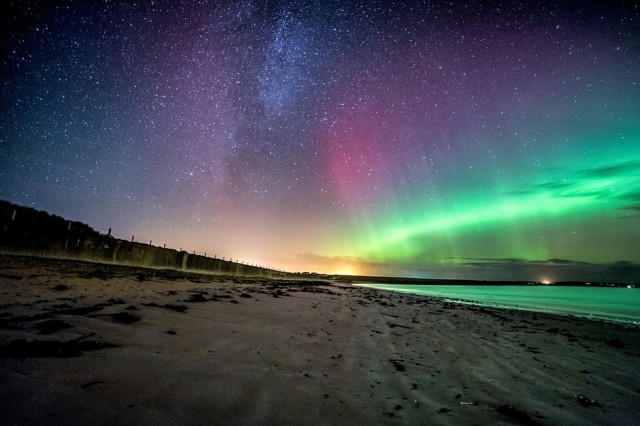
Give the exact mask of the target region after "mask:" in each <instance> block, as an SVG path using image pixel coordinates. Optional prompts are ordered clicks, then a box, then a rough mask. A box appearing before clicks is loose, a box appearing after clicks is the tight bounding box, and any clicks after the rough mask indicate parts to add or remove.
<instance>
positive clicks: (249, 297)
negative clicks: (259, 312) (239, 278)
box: [240, 293, 253, 299]
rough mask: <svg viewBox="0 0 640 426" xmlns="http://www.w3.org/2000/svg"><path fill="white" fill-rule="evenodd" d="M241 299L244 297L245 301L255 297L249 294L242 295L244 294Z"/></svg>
mask: <svg viewBox="0 0 640 426" xmlns="http://www.w3.org/2000/svg"><path fill="white" fill-rule="evenodd" d="M240 297H244V298H245V299H251V298H253V296H251V295H250V294H249V293H242V294H241V295H240Z"/></svg>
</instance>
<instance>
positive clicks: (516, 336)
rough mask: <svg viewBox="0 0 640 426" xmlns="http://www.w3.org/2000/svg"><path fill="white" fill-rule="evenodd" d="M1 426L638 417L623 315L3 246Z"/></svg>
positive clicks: (631, 339) (634, 357)
mask: <svg viewBox="0 0 640 426" xmlns="http://www.w3.org/2000/svg"><path fill="white" fill-rule="evenodd" d="M0 294H1V298H0V401H2V403H1V404H0V419H2V420H1V421H0V422H1V423H3V424H20V425H29V424H60V425H62V424H65V425H68V424H94V425H99V424H105V425H112V424H154V425H164V424H167V425H169V424H171V425H175V424H233V425H237V424H274V425H276V424H278V425H282V424H319V423H322V424H436V425H437V424H451V425H454V424H455V425H460V424H478V425H484V424H525V425H526V424H529V425H532V424H544V425H566V424H580V425H584V424H616V425H632V424H638V423H639V422H640V415H639V414H638V407H640V369H639V368H638V365H639V361H640V358H639V356H640V334H639V333H638V328H637V327H634V326H630V325H616V324H610V323H605V322H598V321H590V320H585V319H580V318H574V317H562V316H554V315H549V314H540V313H532V312H522V311H511V310H500V309H493V308H482V307H473V306H464V305H458V304H454V303H449V302H446V301H444V300H442V299H438V298H430V297H418V296H412V295H403V294H394V293H387V292H381V291H375V290H372V289H367V288H360V287H354V286H348V285H343V284H342V285H341V284H334V283H320V282H293V281H292V282H287V281H284V280H276V281H264V280H262V281H261V280H257V279H250V278H233V277H228V276H215V275H199V274H194V273H182V272H175V271H163V270H151V269H141V268H134V267H121V266H109V265H100V264H91V263H84V262H77V261H63V260H43V259H35V258H27V257H13V256H0Z"/></svg>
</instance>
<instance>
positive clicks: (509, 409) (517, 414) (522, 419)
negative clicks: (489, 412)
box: [496, 404, 539, 426]
mask: <svg viewBox="0 0 640 426" xmlns="http://www.w3.org/2000/svg"><path fill="white" fill-rule="evenodd" d="M496 411H497V412H498V413H500V414H502V415H504V416H507V417H510V418H512V419H513V420H516V421H517V422H518V423H520V424H523V425H525V426H526V425H537V424H539V423H538V422H536V421H535V420H534V419H532V418H531V417H530V416H529V415H528V414H527V413H525V412H523V411H520V410H518V409H517V408H515V407H514V406H513V405H508V404H505V405H500V406H499V407H496Z"/></svg>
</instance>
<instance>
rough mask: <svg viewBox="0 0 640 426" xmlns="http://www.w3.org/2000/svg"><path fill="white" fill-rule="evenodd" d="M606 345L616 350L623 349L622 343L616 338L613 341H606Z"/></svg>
mask: <svg viewBox="0 0 640 426" xmlns="http://www.w3.org/2000/svg"><path fill="white" fill-rule="evenodd" d="M606 344H607V345H609V346H613V347H614V348H618V349H622V348H624V343H623V342H622V340H620V339H619V338H618V337H614V338H613V339H609V340H607V341H606Z"/></svg>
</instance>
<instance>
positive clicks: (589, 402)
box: [576, 395, 601, 408]
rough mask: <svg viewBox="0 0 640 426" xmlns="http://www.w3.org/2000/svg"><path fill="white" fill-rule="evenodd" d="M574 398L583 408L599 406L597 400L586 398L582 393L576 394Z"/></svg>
mask: <svg viewBox="0 0 640 426" xmlns="http://www.w3.org/2000/svg"><path fill="white" fill-rule="evenodd" d="M576 398H577V400H578V403H579V404H580V405H582V406H583V407H584V408H589V407H601V405H600V403H599V402H598V401H594V400H593V399H591V398H588V397H586V396H584V395H576Z"/></svg>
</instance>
